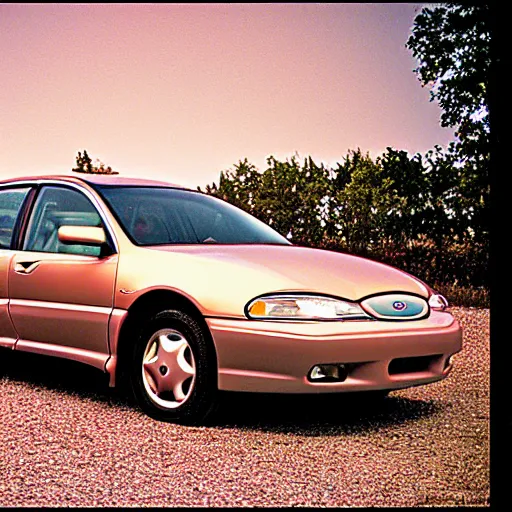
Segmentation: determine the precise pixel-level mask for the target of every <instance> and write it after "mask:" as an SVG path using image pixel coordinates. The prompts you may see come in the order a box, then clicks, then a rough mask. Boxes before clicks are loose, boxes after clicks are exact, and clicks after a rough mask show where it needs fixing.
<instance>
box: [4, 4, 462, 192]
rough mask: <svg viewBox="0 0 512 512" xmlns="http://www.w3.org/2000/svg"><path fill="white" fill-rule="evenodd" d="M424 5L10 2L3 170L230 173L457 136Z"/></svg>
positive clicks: (193, 180)
mask: <svg viewBox="0 0 512 512" xmlns="http://www.w3.org/2000/svg"><path fill="white" fill-rule="evenodd" d="M419 9H420V4H252V5H251V4H203V5H201V4H183V5H179V4H167V5H165V4H153V5H151V4H125V5H98V4H83V5H72V4H65V5H59V4H41V5H36V4H33V5H26V4H0V177H2V178H7V177H10V176H20V175H26V174H43V173H66V174H67V173H69V171H70V169H71V168H72V167H73V165H74V164H75V156H76V154H77V152H78V151H81V150H83V149H86V150H87V151H88V153H89V155H90V156H91V157H92V158H93V159H95V158H100V159H101V160H102V161H103V162H105V164H107V165H110V166H112V167H113V168H114V169H115V170H117V171H119V172H120V173H121V175H124V176H139V177H146V178H156V179H164V180H167V181H172V182H175V183H181V184H183V185H186V186H191V187H195V186H197V185H201V186H204V185H206V184H207V183H211V182H212V181H216V182H218V177H219V173H220V171H221V170H224V169H228V168H231V167H232V166H233V165H234V164H235V163H237V162H238V161H239V160H241V159H244V158H245V157H247V158H248V159H249V161H251V162H252V163H254V164H255V165H256V166H257V167H258V168H260V169H261V170H263V169H265V159H266V158H267V157H268V156H269V155H274V156H275V157H276V158H278V159H282V160H284V159H285V158H289V157H291V156H293V154H294V153H295V152H298V153H299V155H300V156H301V157H306V156H308V155H311V156H312V157H313V158H314V159H315V160H316V161H317V162H318V163H319V162H321V161H322V162H324V163H327V164H331V165H332V164H334V163H335V162H336V161H342V159H343V157H344V156H345V155H346V154H347V152H348V150H349V149H356V148H358V147H360V148H361V150H362V151H363V152H366V151H369V152H370V154H372V156H377V155H378V154H381V153H382V152H383V151H384V150H385V148H386V146H392V147H395V148H396V149H404V150H406V151H408V152H409V153H411V154H414V153H416V152H422V153H423V152H425V151H427V150H428V149H430V148H432V147H433V146H434V145H435V144H440V145H445V144H447V143H448V142H449V141H450V140H452V138H453V131H452V130H448V129H442V128H441V127H440V125H439V116H440V113H441V110H440V109H439V107H438V106H437V104H435V103H432V102H429V93H428V90H427V89H425V88H422V87H421V85H420V83H419V82H418V80H417V78H416V75H415V74H414V73H413V71H412V70H413V68H414V67H415V66H416V62H415V60H414V59H413V57H412V55H411V53H410V51H409V50H407V49H406V48H405V43H406V41H407V38H408V36H409V33H410V29H411V27H412V24H413V20H414V17H415V15H416V13H417V12H419Z"/></svg>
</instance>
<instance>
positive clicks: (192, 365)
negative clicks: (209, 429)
mask: <svg viewBox="0 0 512 512" xmlns="http://www.w3.org/2000/svg"><path fill="white" fill-rule="evenodd" d="M130 366H131V367H130V371H129V380H130V387H131V389H132V391H133V394H134V396H135V399H136V401H137V403H138V404H139V406H140V407H141V409H142V410H143V411H144V412H146V413H147V414H148V415H149V416H151V417H153V418H155V419H158V420H162V421H171V422H176V423H187V424H197V423H201V422H202V421H204V420H205V419H206V417H207V416H208V415H209V414H210V413H211V412H212V411H213V409H214V408H215V405H216V402H217V376H216V364H215V352H214V348H213V344H212V343H211V340H210V339H209V338H208V337H207V334H206V333H205V331H204V329H203V327H202V326H201V325H200V324H199V322H198V321H197V320H196V319H195V318H194V317H193V316H191V315H190V314H188V313H186V312H184V311H179V310H166V311H162V312H160V313H158V314H157V315H155V316H154V317H152V318H151V319H150V320H148V321H147V322H146V323H145V324H144V325H143V326H142V328H141V330H140V332H139V335H138V336H137V341H136V343H135V344H134V346H133V348H132V356H131V361H130Z"/></svg>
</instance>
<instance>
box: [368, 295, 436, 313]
mask: <svg viewBox="0 0 512 512" xmlns="http://www.w3.org/2000/svg"><path fill="white" fill-rule="evenodd" d="M361 306H362V307H363V309H364V310H365V311H367V312H368V313H370V315H372V316H375V317H376V318H384V319H388V320H415V319H418V318H420V317H423V316H425V315H428V304H427V301H426V299H424V298H423V297H418V296H416V295H409V294H408V293H389V294H388V293H385V294H383V295H375V296H373V297H370V298H368V299H365V300H363V301H362V302H361Z"/></svg>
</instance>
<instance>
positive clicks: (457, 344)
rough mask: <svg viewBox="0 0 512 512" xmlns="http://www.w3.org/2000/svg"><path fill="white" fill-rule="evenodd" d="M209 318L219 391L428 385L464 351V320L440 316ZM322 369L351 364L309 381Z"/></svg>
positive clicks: (371, 388) (444, 371)
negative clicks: (334, 376)
mask: <svg viewBox="0 0 512 512" xmlns="http://www.w3.org/2000/svg"><path fill="white" fill-rule="evenodd" d="M206 321H207V323H208V327H209V328H210V332H211V334H212V337H213V340H214V343H215V348H216V351H217V362H218V371H219V380H218V385H219V389H221V390H226V391H227V390H230V391H257V392H265V393H318V392H321V393H324V392H326V393H327V392H345V391H364V390H379V389H400V388H405V387H410V386H417V385H420V384H428V383H430V382H435V381H437V380H441V379H443V378H445V377H446V376H447V375H448V373H449V372H450V370H451V368H452V365H451V363H450V361H449V358H450V356H451V355H452V354H455V353H456V352H459V351H460V350H461V348H462V331H461V328H460V326H459V324H458V322H457V321H456V320H455V319H454V318H453V317H452V316H451V315H450V314H449V313H446V312H437V311H432V312H431V314H430V316H429V317H428V318H426V319H424V320H415V321H403V322H389V321H347V322H300V323H299V322H267V321H253V320H232V319H220V318H207V319H206ZM425 356H430V357H425ZM415 358H418V359H415ZM397 359H400V361H397ZM318 364H346V365H347V367H348V368H349V371H348V376H347V377H346V379H345V380H344V381H343V382H311V381H310V380H308V377H307V375H308V372H309V371H310V370H311V368H312V367H313V366H314V365H318ZM390 364H391V366H390Z"/></svg>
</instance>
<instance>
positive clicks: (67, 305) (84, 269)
mask: <svg viewBox="0 0 512 512" xmlns="http://www.w3.org/2000/svg"><path fill="white" fill-rule="evenodd" d="M88 196H89V197H88ZM93 199H94V198H93ZM63 225H85V226H103V227H104V228H105V224H104V221H103V218H102V215H101V211H100V210H99V209H98V204H96V205H95V204H93V202H92V201H91V196H90V193H89V192H86V191H84V190H81V189H80V188H73V187H71V186H65V185H56V184H52V185H44V186H42V187H41V189H40V190H39V192H38V194H37V197H36V199H35V202H34V205H33V208H32V212H31V215H30V219H29V221H28V224H27V228H26V233H25V234H24V236H23V242H22V245H21V248H20V249H19V250H17V251H15V252H14V255H13V257H12V258H11V261H10V267H9V276H8V286H9V296H10V302H9V311H10V315H11V318H12V322H13V324H14V327H15V329H16V331H17V333H18V336H19V340H18V341H17V343H16V349H18V350H26V351H31V352H38V353H43V354H50V355H60V356H64V357H70V358H73V359H79V360H83V361H86V362H88V363H90V364H93V365H94V366H97V367H100V368H101V367H102V365H103V364H104V362H105V361H106V360H107V358H108V356H109V344H108V324H109V318H110V315H111V313H112V309H113V296H114V284H115V277H116V270H117V263H118V255H117V253H115V251H112V252H114V254H110V255H107V256H105V255H102V253H101V249H100V248H99V247H93V246H87V245H66V244H63V243H62V242H60V241H59V239H58V229H59V227H60V226H63ZM107 232H108V231H107ZM109 236H110V237H111V236H112V235H111V234H110V235H109ZM112 242H113V241H112V240H111V245H113V244H112Z"/></svg>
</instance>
